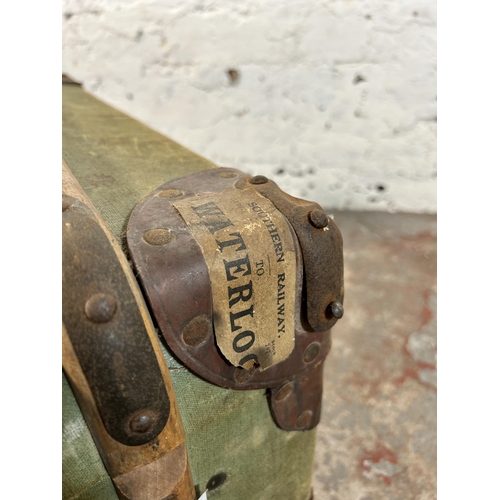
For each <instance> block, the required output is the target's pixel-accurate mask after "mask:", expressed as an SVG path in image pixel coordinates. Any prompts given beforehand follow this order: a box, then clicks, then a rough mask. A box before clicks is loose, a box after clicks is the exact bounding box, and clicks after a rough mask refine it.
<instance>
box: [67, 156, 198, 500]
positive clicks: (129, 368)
mask: <svg viewBox="0 0 500 500" xmlns="http://www.w3.org/2000/svg"><path fill="white" fill-rule="evenodd" d="M62 174H63V176H62V177H63V178H62V180H63V200H62V211H63V214H62V222H63V224H62V226H63V328H62V354H63V355H62V365H63V370H64V373H65V375H66V377H67V379H68V381H69V383H70V385H71V388H72V390H73V393H74V395H75V397H76V399H77V401H78V404H79V406H80V409H81V411H82V415H83V417H84V418H85V421H86V423H87V426H88V428H89V430H90V432H91V434H92V437H93V439H94V442H95V444H96V446H97V448H98V450H99V453H100V455H101V458H102V460H103V462H104V465H105V467H106V469H107V471H108V473H109V475H110V476H111V478H112V480H113V484H114V486H115V489H116V492H117V494H118V497H119V498H120V499H130V500H133V499H137V498H148V499H152V500H153V499H160V498H161V499H165V498H175V499H179V500H194V498H196V493H195V489H194V485H193V481H192V477H191V471H190V467H189V462H188V457H187V450H186V443H185V435H184V429H183V427H182V423H181V418H180V414H179V408H178V405H177V402H176V398H175V393H174V389H173V386H172V381H171V379H170V375H169V371H168V367H167V365H166V363H165V359H164V357H163V354H162V351H161V347H160V345H159V342H158V338H157V335H156V331H155V329H154V326H153V323H152V321H151V317H150V316H149V312H148V310H147V307H146V304H145V303H144V300H143V297H142V294H141V292H140V289H139V286H138V284H137V282H136V280H135V277H134V276H133V273H132V270H131V268H130V265H129V262H128V261H127V259H126V257H125V255H124V254H123V252H122V251H121V248H120V246H119V244H118V242H117V241H116V239H115V238H114V237H113V235H112V234H111V232H110V230H109V229H108V227H107V226H106V224H105V222H104V221H103V219H102V218H101V217H100V215H99V213H98V212H97V210H96V208H95V207H94V206H93V205H92V202H91V201H90V200H89V198H88V197H87V196H86V194H85V193H84V191H83V190H82V188H81V186H80V185H79V184H78V181H77V180H76V179H75V177H74V176H73V175H72V173H71V172H70V170H69V168H68V167H67V165H66V164H65V163H64V162H63V170H62Z"/></svg>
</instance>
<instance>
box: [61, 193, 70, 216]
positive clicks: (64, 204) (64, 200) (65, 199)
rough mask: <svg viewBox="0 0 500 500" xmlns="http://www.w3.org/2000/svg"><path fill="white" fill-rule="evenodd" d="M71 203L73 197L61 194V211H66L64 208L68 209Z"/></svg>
mask: <svg viewBox="0 0 500 500" xmlns="http://www.w3.org/2000/svg"><path fill="white" fill-rule="evenodd" d="M71 205H73V198H71V197H70V196H66V195H65V194H63V197H62V211H63V212H66V210H69V209H70V208H71Z"/></svg>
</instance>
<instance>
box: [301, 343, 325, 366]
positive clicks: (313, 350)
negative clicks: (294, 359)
mask: <svg viewBox="0 0 500 500" xmlns="http://www.w3.org/2000/svg"><path fill="white" fill-rule="evenodd" d="M320 347H321V346H320V344H319V343H318V342H313V343H312V344H309V345H308V346H307V349H306V350H305V351H304V356H303V359H304V363H311V362H312V361H314V360H315V359H316V358H317V357H318V354H319V350H320Z"/></svg>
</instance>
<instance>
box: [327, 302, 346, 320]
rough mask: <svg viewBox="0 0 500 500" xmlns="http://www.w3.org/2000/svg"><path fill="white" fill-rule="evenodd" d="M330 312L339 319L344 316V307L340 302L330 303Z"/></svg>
mask: <svg viewBox="0 0 500 500" xmlns="http://www.w3.org/2000/svg"><path fill="white" fill-rule="evenodd" d="M330 310H331V311H332V314H333V315H334V316H335V317H336V318H337V319H340V318H341V317H342V316H343V315H344V306H343V305H342V304H341V303H340V302H332V303H331V304H330Z"/></svg>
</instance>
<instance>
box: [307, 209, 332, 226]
mask: <svg viewBox="0 0 500 500" xmlns="http://www.w3.org/2000/svg"><path fill="white" fill-rule="evenodd" d="M309 222H310V223H311V224H312V225H313V226H314V227H315V228H316V229H323V228H325V227H327V226H328V215H327V213H326V212H324V211H323V210H319V209H318V208H316V209H315V210H313V211H311V212H309Z"/></svg>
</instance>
